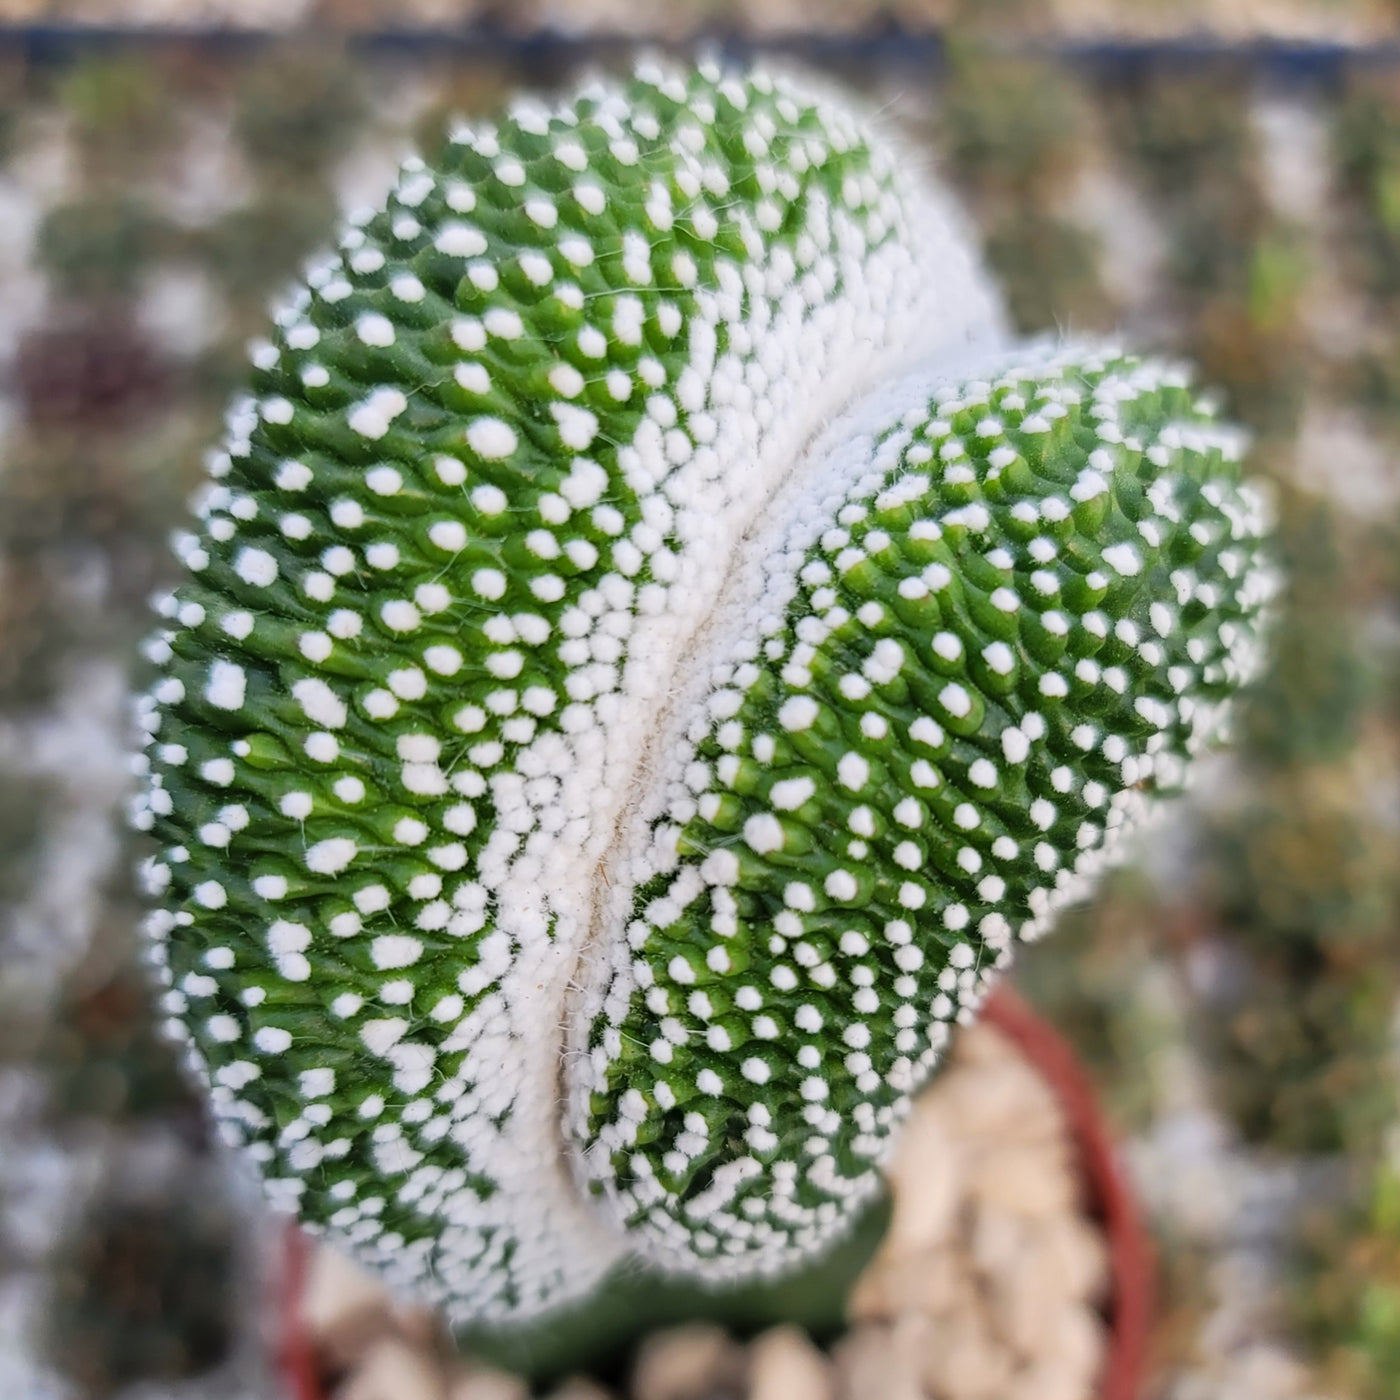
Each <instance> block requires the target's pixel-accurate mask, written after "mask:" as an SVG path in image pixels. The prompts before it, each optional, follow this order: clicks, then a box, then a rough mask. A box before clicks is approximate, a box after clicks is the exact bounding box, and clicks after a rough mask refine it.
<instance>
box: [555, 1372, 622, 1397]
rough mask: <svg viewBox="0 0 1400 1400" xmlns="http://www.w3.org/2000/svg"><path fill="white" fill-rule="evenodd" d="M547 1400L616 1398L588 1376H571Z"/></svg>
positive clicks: (605, 1387)
mask: <svg viewBox="0 0 1400 1400" xmlns="http://www.w3.org/2000/svg"><path fill="white" fill-rule="evenodd" d="M546 1400H615V1397H614V1395H613V1392H612V1391H611V1390H609V1389H608V1388H607V1386H605V1385H600V1384H599V1383H598V1382H597V1381H595V1380H590V1379H589V1378H588V1377H587V1376H570V1377H569V1378H568V1380H566V1381H565V1382H564V1383H563V1384H562V1385H560V1386H559V1387H558V1388H557V1389H555V1390H551V1391H550V1392H549V1394H548V1396H547V1397H546Z"/></svg>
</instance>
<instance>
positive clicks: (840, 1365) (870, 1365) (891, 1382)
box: [831, 1313, 932, 1400]
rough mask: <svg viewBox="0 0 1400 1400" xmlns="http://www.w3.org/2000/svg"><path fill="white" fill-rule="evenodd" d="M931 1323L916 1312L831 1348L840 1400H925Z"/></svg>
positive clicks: (855, 1333)
mask: <svg viewBox="0 0 1400 1400" xmlns="http://www.w3.org/2000/svg"><path fill="white" fill-rule="evenodd" d="M931 1327H932V1324H931V1323H930V1322H929V1321H928V1320H927V1319H926V1318H922V1317H920V1316H919V1315H918V1314H917V1313H905V1314H904V1315H903V1316H902V1317H900V1318H899V1320H898V1321H896V1322H894V1323H877V1324H871V1325H867V1326H865V1327H857V1328H855V1329H854V1330H853V1331H851V1332H848V1333H847V1334H846V1335H845V1336H844V1337H843V1338H842V1339H841V1340H840V1341H839V1342H837V1343H836V1345H835V1346H834V1347H833V1348H832V1353H831V1359H832V1362H833V1364H834V1365H835V1367H836V1394H837V1396H838V1400H876V1398H877V1397H878V1400H925V1397H924V1388H923V1385H922V1381H921V1376H922V1372H923V1366H924V1354H925V1352H926V1350H927V1348H928V1340H929V1332H930V1330H931Z"/></svg>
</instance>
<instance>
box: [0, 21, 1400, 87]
mask: <svg viewBox="0 0 1400 1400" xmlns="http://www.w3.org/2000/svg"><path fill="white" fill-rule="evenodd" d="M308 40H309V41H316V40H321V41H326V42H332V43H335V44H343V45H345V46H346V47H347V48H348V49H350V50H351V51H352V52H358V53H363V54H365V55H366V56H368V57H377V56H394V55H402V56H408V57H415V58H422V57H439V56H443V55H447V56H450V57H453V58H457V59H468V60H470V59H481V60H483V61H485V60H496V61H500V60H508V61H511V62H514V63H518V64H522V65H526V64H529V63H532V62H539V63H546V62H552V63H556V64H557V63H559V62H562V61H568V60H577V59H588V58H600V57H608V56H620V55H625V54H627V53H630V52H633V51H635V50H636V49H638V48H656V49H662V50H671V51H692V50H694V49H696V48H707V49H710V50H712V51H715V52H718V53H720V54H723V55H724V56H726V57H729V58H731V59H745V58H750V57H753V58H758V57H764V56H781V57H792V58H796V59H803V60H806V61H809V62H815V63H823V64H850V65H856V66H862V67H864V66H869V67H872V68H890V67H901V66H905V65H919V66H921V67H926V66H928V65H930V64H933V65H938V64H940V63H941V62H942V60H943V58H944V57H945V52H946V45H947V35H946V34H945V33H944V32H943V31H929V30H919V31H914V30H905V29H902V28H900V27H899V26H897V25H895V24H887V25H884V26H882V27H879V28H875V29H871V30H866V31H861V32H856V33H851V34H841V33H812V32H804V31H793V32H786V33H777V34H772V35H748V34H741V33H734V32H725V31H719V32H703V31H702V32H699V33H697V34H695V35H692V36H688V37H686V38H684V39H677V38H668V37H657V36H647V35H633V34H624V33H617V32H605V33H587V34H577V35H576V34H569V33H565V32H562V31H558V30H549V29H546V30H539V31H535V32H533V33H517V32H513V31H510V30H507V29H502V28H496V27H491V26H489V25H473V26H470V27H462V28H421V29H420V28H411V27H399V28H385V29H372V30H339V29H330V28H306V27H297V28H291V29H286V30H278V29H243V28H222V29H217V28H211V29H199V28H182V27H177V26H169V27H164V26H163V27H140V26H118V25H106V26H101V27H99V26H82V25H0V53H10V54H12V55H18V56H20V57H23V58H25V59H27V60H29V61H30V62H32V63H35V64H41V65H42V64H51V63H65V62H71V61H72V60H73V59H75V58H79V57H83V56H85V55H88V54H90V53H94V52H107V51H112V50H122V49H140V50H152V49H161V48H178V49H189V48H191V47H193V48H196V49H201V50H209V51H218V50H225V51H228V52H230V53H233V54H245V53H252V52H256V51H258V50H260V49H263V48H265V47H268V46H271V45H275V44H278V43H288V42H307V41H308ZM996 47H997V48H998V49H999V50H1000V51H1001V52H1005V53H1011V54H1022V55H1026V56H1035V57H1039V58H1046V59H1055V60H1058V61H1061V62H1064V63H1067V64H1069V65H1071V66H1074V67H1077V68H1081V69H1087V70H1089V71H1090V72H1092V73H1096V74H1101V75H1103V76H1112V75H1114V74H1132V73H1134V72H1136V71H1139V70H1148V69H1154V70H1156V69H1168V70H1171V69H1180V68H1191V67H1197V66H1202V65H1232V66H1242V67H1245V68H1247V69H1249V70H1251V71H1253V72H1256V73H1259V74H1261V75H1263V76H1270V77H1277V78H1284V79H1295V80H1312V81H1317V80H1323V81H1325V80H1329V79H1333V78H1335V77H1337V76H1339V75H1340V74H1341V73H1342V72H1344V71H1345V70H1346V69H1348V68H1351V67H1368V68H1370V67H1395V66H1400V40H1386V41H1384V42H1378V43H1374V44H1344V43H1328V42H1315V41H1294V40H1287V39H1250V40H1223V39H1218V38H1213V37H1210V36H1205V35H1201V36H1185V37H1180V38H1173V39H1166V40H1137V39H1103V40H1094V39H1085V40H1081V39H1064V40H1058V41H1046V40H1024V41H1021V40H1015V39H1010V40H1005V41H1002V42H1000V43H998V44H997V46H996Z"/></svg>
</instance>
